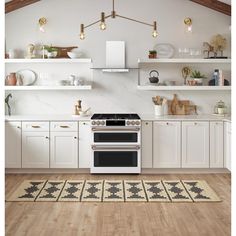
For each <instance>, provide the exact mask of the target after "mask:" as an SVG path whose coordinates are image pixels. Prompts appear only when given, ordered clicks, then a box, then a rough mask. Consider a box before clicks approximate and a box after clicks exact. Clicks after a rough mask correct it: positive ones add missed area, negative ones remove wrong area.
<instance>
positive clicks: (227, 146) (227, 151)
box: [224, 122, 231, 171]
mask: <svg viewBox="0 0 236 236" xmlns="http://www.w3.org/2000/svg"><path fill="white" fill-rule="evenodd" d="M224 167H225V168H227V169H228V170H230V171H231V123H230V122H224Z"/></svg>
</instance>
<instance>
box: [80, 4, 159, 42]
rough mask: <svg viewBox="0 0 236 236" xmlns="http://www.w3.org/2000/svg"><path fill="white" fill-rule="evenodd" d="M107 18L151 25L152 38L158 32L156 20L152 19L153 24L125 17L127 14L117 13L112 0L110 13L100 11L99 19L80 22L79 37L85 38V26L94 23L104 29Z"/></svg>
mask: <svg viewBox="0 0 236 236" xmlns="http://www.w3.org/2000/svg"><path fill="white" fill-rule="evenodd" d="M108 18H113V19H115V18H122V19H125V20H129V21H133V22H136V23H139V24H143V25H146V26H149V27H152V29H153V32H152V36H153V37H154V38H156V37H157V36H158V33H157V22H156V21H154V24H150V23H147V22H143V21H140V20H137V19H133V18H130V17H127V16H122V15H119V14H118V13H117V12H116V11H115V0H112V11H111V14H110V15H106V16H105V13H104V12H102V13H101V19H100V20H97V21H95V22H92V23H90V24H88V25H85V26H84V25H83V24H81V28H80V39H82V40H83V39H85V34H84V29H86V28H89V27H91V26H93V25H95V24H98V23H100V24H99V27H100V29H101V30H105V29H106V23H105V19H108Z"/></svg>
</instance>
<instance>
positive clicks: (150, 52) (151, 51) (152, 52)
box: [148, 50, 157, 58]
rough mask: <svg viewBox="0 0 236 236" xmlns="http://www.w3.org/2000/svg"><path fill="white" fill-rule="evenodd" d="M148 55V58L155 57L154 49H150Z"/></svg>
mask: <svg viewBox="0 0 236 236" xmlns="http://www.w3.org/2000/svg"><path fill="white" fill-rule="evenodd" d="M148 57H149V58H157V51H156V50H150V51H149V55H148Z"/></svg>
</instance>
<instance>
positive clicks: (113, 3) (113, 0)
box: [112, 0, 115, 11]
mask: <svg viewBox="0 0 236 236" xmlns="http://www.w3.org/2000/svg"><path fill="white" fill-rule="evenodd" d="M112 11H115V0H112Z"/></svg>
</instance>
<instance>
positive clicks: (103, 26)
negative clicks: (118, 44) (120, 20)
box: [100, 22, 106, 30]
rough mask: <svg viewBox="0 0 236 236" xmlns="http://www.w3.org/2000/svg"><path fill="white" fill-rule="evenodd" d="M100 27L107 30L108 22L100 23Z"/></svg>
mask: <svg viewBox="0 0 236 236" xmlns="http://www.w3.org/2000/svg"><path fill="white" fill-rule="evenodd" d="M100 29H101V30H105V29H106V24H105V22H101V24H100Z"/></svg>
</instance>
